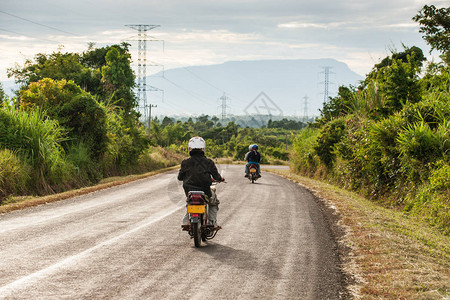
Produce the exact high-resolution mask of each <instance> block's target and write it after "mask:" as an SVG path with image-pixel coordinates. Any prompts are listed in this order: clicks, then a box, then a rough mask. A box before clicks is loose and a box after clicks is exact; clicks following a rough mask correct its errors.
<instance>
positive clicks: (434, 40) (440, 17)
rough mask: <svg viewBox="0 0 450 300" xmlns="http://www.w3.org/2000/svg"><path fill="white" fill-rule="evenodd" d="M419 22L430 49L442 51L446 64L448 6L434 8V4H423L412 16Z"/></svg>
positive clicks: (449, 37) (449, 25)
mask: <svg viewBox="0 0 450 300" xmlns="http://www.w3.org/2000/svg"><path fill="white" fill-rule="evenodd" d="M413 20H414V21H416V22H419V24H420V25H421V26H420V30H419V32H421V33H423V34H424V36H423V38H424V39H425V40H426V41H427V43H428V44H429V45H430V46H431V50H434V49H436V50H438V51H441V52H442V53H443V58H444V59H445V60H446V62H447V64H449V63H450V7H446V8H439V9H438V8H436V7H435V6H434V5H425V6H424V7H423V8H422V9H421V10H420V11H419V13H418V14H417V15H416V16H414V17H413Z"/></svg>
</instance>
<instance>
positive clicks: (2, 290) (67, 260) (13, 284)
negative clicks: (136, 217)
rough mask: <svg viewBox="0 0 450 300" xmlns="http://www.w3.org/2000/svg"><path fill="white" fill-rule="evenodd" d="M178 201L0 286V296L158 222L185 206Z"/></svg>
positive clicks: (8, 294) (6, 294) (4, 295)
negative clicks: (74, 252)
mask: <svg viewBox="0 0 450 300" xmlns="http://www.w3.org/2000/svg"><path fill="white" fill-rule="evenodd" d="M180 202H182V205H179V206H176V207H172V208H170V209H167V210H163V211H161V212H160V213H158V214H156V215H154V216H152V217H149V218H148V220H147V221H146V222H145V223H143V224H141V225H139V226H138V227H136V228H133V229H131V230H129V231H127V232H124V233H122V234H120V235H118V236H115V237H114V238H112V239H109V240H107V241H104V242H102V243H100V244H98V245H95V246H94V247H91V248H89V249H86V250H84V251H83V252H80V253H78V254H76V255H72V256H69V257H67V258H65V259H63V260H62V261H59V262H58V263H56V264H53V265H51V266H49V267H47V268H45V269H42V270H39V271H37V272H35V273H32V274H30V275H27V276H25V277H22V278H20V279H17V280H16V281H14V282H11V283H10V284H8V285H5V286H3V287H1V288H0V297H1V298H5V297H7V296H10V295H11V294H12V293H13V292H14V291H15V290H17V289H21V288H24V287H26V286H29V285H31V284H33V282H36V281H38V280H39V279H42V278H44V277H46V276H48V275H49V274H52V273H56V272H57V271H59V270H61V269H64V268H68V267H70V266H71V265H73V264H75V262H76V260H78V259H80V258H82V257H83V256H85V255H87V254H89V253H91V252H93V251H95V250H97V249H99V248H101V247H104V246H108V245H112V244H114V243H115V242H116V241H117V240H119V239H121V238H123V237H125V236H127V235H129V234H132V233H135V232H137V231H139V230H141V229H142V228H144V227H147V226H149V225H151V224H153V223H156V222H158V221H160V220H162V219H164V218H166V217H168V216H169V215H171V214H173V213H174V212H176V211H177V210H179V209H181V208H182V207H184V206H185V202H184V201H180Z"/></svg>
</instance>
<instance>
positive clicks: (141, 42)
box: [125, 25, 161, 119]
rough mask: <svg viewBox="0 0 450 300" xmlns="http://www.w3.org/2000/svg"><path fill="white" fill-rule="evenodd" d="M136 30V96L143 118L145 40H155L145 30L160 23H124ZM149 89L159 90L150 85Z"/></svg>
mask: <svg viewBox="0 0 450 300" xmlns="http://www.w3.org/2000/svg"><path fill="white" fill-rule="evenodd" d="M125 26H127V27H130V28H132V29H135V30H137V31H138V38H137V41H138V70H137V96H138V99H139V103H140V105H142V106H141V107H142V110H143V112H144V119H145V118H147V107H148V105H147V41H149V40H150V41H155V39H148V38H147V31H149V30H152V29H154V28H156V27H159V26H160V25H125ZM150 90H151V91H161V90H160V89H158V88H155V87H151V89H150Z"/></svg>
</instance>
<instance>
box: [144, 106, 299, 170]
mask: <svg viewBox="0 0 450 300" xmlns="http://www.w3.org/2000/svg"><path fill="white" fill-rule="evenodd" d="M295 133H298V131H296V130H289V129H284V128H267V127H266V126H265V127H264V128H250V127H241V126H240V125H237V124H236V123H234V122H229V123H228V124H227V125H225V126H223V125H222V124H221V123H220V122H219V119H218V118H217V117H216V116H213V117H210V116H208V115H202V116H200V117H197V118H189V119H188V120H186V121H184V122H183V121H180V120H178V121H176V120H175V119H172V118H170V117H164V118H163V119H162V120H158V119H155V120H153V121H152V127H151V131H150V134H151V142H152V144H154V145H159V146H161V147H166V148H169V149H171V150H173V151H177V152H180V153H187V142H188V141H189V139H190V138H191V137H192V136H201V137H203V138H204V139H205V141H206V145H207V147H206V155H207V156H209V157H212V158H230V159H233V160H243V159H244V156H245V153H246V152H247V151H248V146H249V145H251V144H255V143H256V144H258V145H259V146H260V149H261V152H262V156H263V163H274V164H282V163H284V162H285V161H287V160H288V156H289V151H290V148H291V144H292V140H293V137H294V135H295Z"/></svg>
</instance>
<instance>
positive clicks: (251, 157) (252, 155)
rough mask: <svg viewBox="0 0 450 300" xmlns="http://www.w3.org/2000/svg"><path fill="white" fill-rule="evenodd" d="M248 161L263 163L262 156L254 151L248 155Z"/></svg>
mask: <svg viewBox="0 0 450 300" xmlns="http://www.w3.org/2000/svg"><path fill="white" fill-rule="evenodd" d="M247 161H252V162H257V163H259V162H260V161H261V154H259V152H258V151H256V150H252V151H250V152H249V153H248V155H247Z"/></svg>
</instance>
